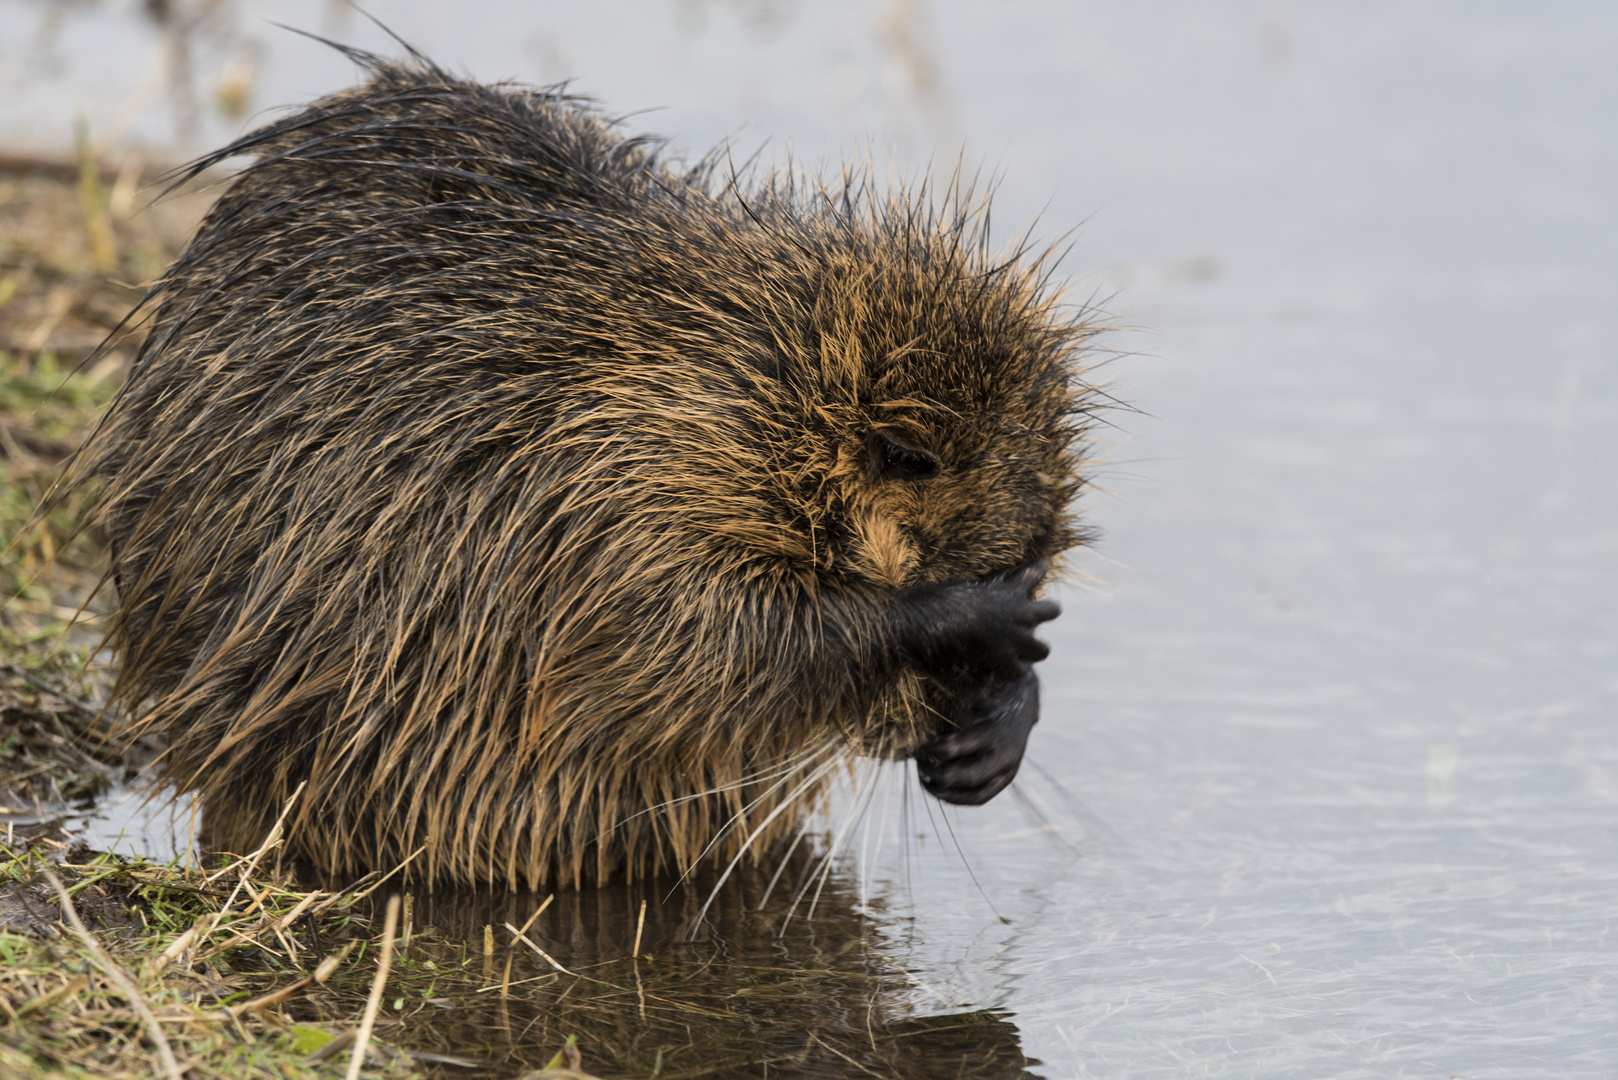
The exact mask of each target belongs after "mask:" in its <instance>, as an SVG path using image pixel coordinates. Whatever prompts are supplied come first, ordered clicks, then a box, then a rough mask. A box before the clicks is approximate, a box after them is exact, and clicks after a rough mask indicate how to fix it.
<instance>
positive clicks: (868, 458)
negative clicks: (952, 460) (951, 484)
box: [865, 427, 944, 480]
mask: <svg viewBox="0 0 1618 1080" xmlns="http://www.w3.org/2000/svg"><path fill="white" fill-rule="evenodd" d="M865 464H866V467H867V468H869V469H870V470H871V475H872V476H873V477H875V478H876V479H878V480H930V479H932V478H933V477H935V476H937V475H938V474H939V472H941V471H942V470H943V468H944V463H943V462H942V461H939V460H938V455H937V454H935V453H933V452H932V451H931V450H929V449H927V448H926V447H925V446H917V445H915V444H914V443H912V442H907V441H906V440H905V439H902V438H900V437H899V434H898V432H897V431H895V430H894V429H893V428H887V427H879V428H872V429H871V430H870V431H869V432H867V433H866V435H865Z"/></svg>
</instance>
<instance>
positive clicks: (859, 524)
mask: <svg viewBox="0 0 1618 1080" xmlns="http://www.w3.org/2000/svg"><path fill="white" fill-rule="evenodd" d="M854 547H855V558H854V562H855V565H856V567H857V568H858V570H859V573H860V575H861V576H862V577H864V578H866V579H868V580H870V581H873V582H875V583H876V584H878V585H886V586H888V587H889V588H893V589H897V588H900V587H901V586H903V585H905V584H907V583H908V582H909V580H910V577H911V575H912V572H913V571H914V570H915V567H916V563H917V562H918V561H919V560H920V557H921V554H920V552H919V551H918V550H917V549H916V543H915V541H914V540H912V539H911V538H910V536H909V535H908V533H907V532H906V531H905V529H904V528H903V527H902V526H901V525H900V524H899V523H898V522H897V521H895V520H894V519H893V518H892V517H890V516H889V515H887V514H885V513H882V512H881V511H880V510H871V511H867V512H866V513H864V514H862V515H860V517H859V518H858V519H856V521H855V525H854Z"/></svg>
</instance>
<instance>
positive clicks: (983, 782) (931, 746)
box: [915, 668, 1039, 806]
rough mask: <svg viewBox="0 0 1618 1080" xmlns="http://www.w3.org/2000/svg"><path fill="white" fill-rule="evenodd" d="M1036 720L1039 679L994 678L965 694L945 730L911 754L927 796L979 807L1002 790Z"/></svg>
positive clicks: (1019, 761) (1028, 674) (1019, 760)
mask: <svg viewBox="0 0 1618 1080" xmlns="http://www.w3.org/2000/svg"><path fill="white" fill-rule="evenodd" d="M1038 719H1039V679H1038V678H1037V677H1036V676H1035V675H1034V673H1033V671H1032V670H1031V669H1026V668H1025V670H1024V673H1023V675H1022V676H1021V677H1019V678H1016V679H993V680H990V681H989V682H987V683H984V684H983V685H981V686H980V687H978V688H976V689H975V690H974V691H972V692H969V693H967V694H966V695H964V696H963V697H962V698H961V699H960V700H959V702H958V703H957V704H956V707H955V708H954V709H953V710H951V713H950V715H949V716H948V717H947V721H948V724H949V725H950V726H949V727H948V729H947V730H946V731H945V732H944V733H942V734H941V735H939V736H938V737H937V738H935V739H934V740H933V741H932V742H930V743H928V744H927V745H925V746H923V747H922V748H921V749H919V750H917V751H916V753H915V758H916V774H917V776H919V777H920V778H921V786H922V787H923V788H925V789H926V791H927V793H928V794H930V795H934V796H936V797H938V798H939V799H942V800H943V801H944V802H947V803H955V804H956V805H959V806H980V805H982V804H983V803H986V802H988V801H989V800H990V799H992V798H994V797H995V796H996V795H998V794H1000V792H1002V791H1004V790H1005V788H1006V785H1007V784H1009V783H1011V781H1012V779H1013V778H1014V777H1015V776H1016V775H1017V767H1018V766H1019V765H1021V764H1022V755H1023V749H1024V748H1025V747H1026V746H1027V745H1028V732H1029V730H1030V729H1031V728H1032V727H1033V726H1034V722H1035V721H1037V720H1038Z"/></svg>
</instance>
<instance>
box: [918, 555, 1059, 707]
mask: <svg viewBox="0 0 1618 1080" xmlns="http://www.w3.org/2000/svg"><path fill="white" fill-rule="evenodd" d="M1046 569H1047V564H1046V563H1045V561H1044V560H1041V561H1039V562H1036V563H1031V564H1030V565H1028V566H1025V567H1023V568H1022V569H1021V570H1018V571H1016V572H1015V573H1012V574H1009V575H1007V576H1005V577H1000V578H991V579H990V580H988V581H968V582H958V583H954V584H949V585H922V586H918V587H916V588H913V589H906V590H905V591H904V592H902V593H901V594H900V599H901V602H902V603H904V605H905V608H906V612H907V619H906V629H905V640H904V645H905V648H906V649H907V651H908V652H909V653H910V655H911V657H912V658H913V659H914V660H915V661H916V662H917V664H918V665H919V666H920V667H921V668H922V669H923V670H924V671H926V672H927V673H928V674H930V675H935V676H940V677H947V676H950V675H952V674H954V673H958V672H962V671H966V672H971V673H974V674H977V675H979V676H984V677H997V678H1000V679H1017V678H1020V677H1021V676H1022V675H1023V674H1024V673H1025V672H1026V671H1027V668H1028V665H1029V664H1034V663H1038V662H1039V661H1041V660H1043V659H1045V657H1047V656H1049V655H1050V651H1051V650H1050V646H1048V645H1046V644H1045V643H1044V642H1043V641H1040V640H1039V639H1038V638H1036V637H1035V636H1034V629H1035V628H1036V627H1037V626H1039V624H1040V623H1042V622H1048V621H1049V620H1051V619H1054V618H1056V616H1058V615H1060V614H1061V613H1062V609H1061V608H1060V607H1059V606H1058V605H1057V604H1055V603H1054V602H1052V601H1050V600H1036V599H1034V590H1035V589H1036V588H1038V587H1039V583H1040V580H1041V579H1042V578H1044V576H1045V570H1046Z"/></svg>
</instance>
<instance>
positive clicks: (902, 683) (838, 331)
mask: <svg viewBox="0 0 1618 1080" xmlns="http://www.w3.org/2000/svg"><path fill="white" fill-rule="evenodd" d="M354 55H356V58H357V59H359V60H361V62H362V63H364V64H365V65H366V67H367V69H368V78H367V81H366V82H365V83H364V84H363V85H361V86H359V87H358V88H356V89H353V90H349V91H345V92H341V93H338V94H335V95H333V96H331V97H328V98H325V99H323V100H321V101H318V102H316V103H315V104H314V105H312V106H309V107H308V108H305V109H303V110H302V111H299V112H296V113H294V114H291V115H288V116H287V117H285V118H284V119H281V120H279V121H277V122H274V123H271V124H269V125H267V126H265V127H263V128H261V129H259V130H257V131H255V132H253V133H252V134H249V135H247V136H245V137H243V138H242V139H240V140H239V141H237V142H236V143H234V144H233V145H231V146H227V147H225V148H224V149H222V150H219V151H218V152H217V153H214V154H212V155H210V156H208V157H207V158H205V159H203V160H201V161H199V162H197V163H196V164H195V166H194V168H193V170H192V172H193V174H194V173H196V172H200V171H201V170H203V169H206V168H208V167H211V166H213V165H216V164H218V163H221V162H224V161H226V160H227V159H230V158H235V157H237V156H239V155H250V156H252V158H253V159H254V160H253V161H252V163H251V164H250V165H248V166H247V167H246V168H245V169H244V170H243V171H242V172H241V173H240V174H239V175H237V176H236V177H235V178H234V179H233V180H232V181H231V183H230V184H229V187H228V188H227V190H226V191H225V192H224V194H223V196H222V197H221V198H220V199H219V201H218V203H217V204H216V205H215V206H214V207H213V209H212V211H211V212H210V213H209V214H208V216H207V218H206V219H205V220H204V222H203V223H202V225H201V226H200V228H199V231H198V232H197V235H196V237H195V238H194V239H193V240H192V242H191V244H190V246H189V248H188V249H187V250H186V251H185V253H184V254H183V255H182V256H181V257H180V259H179V260H178V261H177V262H176V263H175V264H174V266H173V267H172V268H171V269H170V271H169V272H168V273H167V275H166V276H165V277H164V278H163V279H162V280H161V281H160V282H159V283H158V284H157V286H156V289H155V293H154V296H153V298H152V303H153V305H154V308H153V315H152V320H151V327H150V332H149V334H148V337H147V339H146V343H145V345H144V347H143V348H142V350H141V352H140V354H139V356H138V358H137V359H136V361H135V362H134V364H133V367H132V369H131V373H130V377H129V380H128V382H127V384H126V386H125V387H124V389H123V391H122V392H121V394H120V396H119V397H118V398H117V400H116V402H115V403H114V404H113V406H112V408H111V411H110V412H109V414H108V417H107V419H106V421H105V423H104V425H103V426H102V428H101V429H100V430H99V431H98V432H97V434H96V435H95V436H94V437H93V438H92V440H91V441H90V443H89V444H88V446H87V450H86V454H85V457H84V463H85V466H86V474H87V475H90V476H94V477H97V478H99V481H100V482H101V483H102V485H103V491H104V495H103V496H102V498H101V502H100V504H99V507H98V510H97V512H96V515H95V521H96V522H97V524H98V526H99V527H100V528H101V529H102V530H103V533H104V535H105V536H107V537H108V538H109V543H110V549H111V566H112V571H111V576H112V580H113V581H114V583H115V586H116V589H117V594H118V610H117V615H116V619H115V623H114V626H113V629H112V631H111V639H112V643H113V645H114V646H115V647H116V649H117V651H118V652H119V653H120V655H121V663H122V668H121V673H120V675H119V678H118V682H117V686H116V689H115V691H114V700H115V702H116V703H118V704H119V705H120V706H121V707H124V708H127V709H129V710H131V711H133V712H139V713H142V715H141V716H140V718H139V721H138V723H137V725H136V730H137V731H139V732H149V733H155V734H158V735H160V736H161V737H162V738H164V739H165V740H166V741H167V744H168V749H167V753H166V755H165V756H164V757H163V759H162V765H161V779H162V780H164V781H166V782H168V783H171V784H173V785H175V786H176V787H177V788H179V789H180V790H195V791H198V792H199V793H200V795H201V799H202V803H203V806H204V821H205V825H206V832H207V835H208V837H209V838H210V840H211V842H212V843H214V844H215V845H217V846H220V847H224V848H230V849H235V850H241V849H243V848H246V847H249V846H251V845H253V844H255V843H256V842H258V840H259V839H260V838H261V837H262V836H263V835H264V834H265V832H266V831H267V829H268V827H269V826H270V824H271V823H272V822H273V821H274V820H275V818H276V816H277V814H278V813H279V812H280V811H281V809H282V807H283V805H284V804H286V803H287V801H288V799H289V797H291V796H292V795H293V793H294V792H295V791H296V790H297V789H298V787H299V785H300V784H305V785H306V786H305V787H304V790H303V793H302V796H301V798H300V799H298V800H297V801H296V803H295V809H294V811H293V817H292V819H291V820H290V824H289V827H288V830H287V835H288V836H289V844H290V845H291V846H290V851H291V852H292V853H293V854H295V855H296V856H298V857H300V858H302V859H304V860H307V862H308V863H310V864H312V866H313V867H314V868H315V869H316V870H317V871H320V872H324V873H327V874H331V875H342V874H348V873H353V872H356V871H361V870H366V869H370V868H375V867H389V866H391V865H393V864H395V863H396V862H398V861H399V860H401V859H404V858H405V857H406V856H409V855H411V854H412V853H414V852H417V851H418V849H422V853H421V856H420V858H419V859H417V860H416V861H415V863H414V864H413V865H412V868H411V872H412V873H413V874H415V875H416V876H417V877H419V878H426V879H429V880H443V881H459V882H503V883H505V884H507V885H509V886H511V887H530V888H531V887H535V886H538V885H540V884H542V883H543V884H547V885H570V884H579V883H588V882H593V881H602V880H606V879H608V878H610V877H613V876H615V875H616V876H636V875H644V874H651V873H657V872H660V871H664V870H668V869H683V868H686V867H688V866H690V865H691V864H693V863H694V862H695V861H697V860H698V859H700V858H701V857H702V856H703V855H704V854H705V853H709V852H712V853H716V854H718V855H719V856H720V857H721V858H727V859H728V858H733V857H736V856H739V855H741V854H742V853H743V852H748V851H753V852H757V851H759V850H761V849H762V848H763V847H764V846H765V845H766V844H768V843H769V842H771V841H772V840H773V839H775V838H776V837H778V836H780V835H781V834H783V833H784V832H786V831H788V830H789V829H791V828H793V823H792V819H793V817H794V816H795V815H794V813H788V812H786V811H788V810H789V809H791V810H793V811H797V810H799V809H800V808H802V807H805V806H807V805H809V804H811V803H812V802H813V800H814V798H815V795H816V793H817V792H818V791H819V790H820V789H821V788H822V786H823V785H824V784H825V783H826V782H827V780H828V778H829V777H830V776H831V775H832V774H833V773H834V772H835V771H836V770H837V769H838V768H839V763H840V762H841V761H843V760H846V756H847V754H848V753H849V752H851V751H852V752H858V753H862V754H867V755H876V756H879V757H883V758H889V759H898V758H904V757H908V756H913V757H914V758H915V760H916V762H917V765H918V769H919V772H920V776H921V781H922V783H923V785H924V786H925V787H926V789H927V790H928V791H930V792H931V793H933V794H934V795H936V796H938V797H939V798H942V799H945V800H948V801H951V802H956V803H979V802H983V801H985V800H987V799H989V798H991V797H992V796H993V795H994V794H995V793H997V792H998V791H1000V790H1001V789H1002V788H1003V787H1004V786H1005V785H1006V784H1007V783H1008V782H1009V781H1010V779H1011V777H1012V775H1013V774H1014V773H1015V771H1016V769H1017V764H1018V762H1019V761H1020V759H1021V756H1022V750H1023V745H1024V743H1025V741H1026V738H1027V735H1028V730H1029V728H1030V726H1031V725H1032V724H1033V723H1034V721H1035V719H1036V718H1037V715H1038V708H1039V706H1038V681H1037V679H1036V677H1035V675H1034V673H1033V669H1032V665H1033V664H1034V663H1035V662H1036V661H1038V660H1040V659H1042V658H1044V656H1045V655H1046V653H1047V649H1046V647H1045V645H1044V644H1042V643H1041V642H1039V641H1038V640H1037V639H1036V638H1035V637H1034V636H1033V631H1034V628H1035V627H1036V626H1037V625H1038V624H1039V623H1041V622H1044V621H1045V620H1048V619H1051V618H1053V617H1054V616H1055V615H1056V614H1057V608H1056V606H1055V605H1054V604H1052V603H1050V602H1048V601H1045V600H1041V599H1039V598H1038V597H1037V590H1038V589H1039V587H1040V585H1041V581H1042V579H1043V577H1044V576H1045V574H1046V571H1047V567H1048V563H1049V560H1051V559H1053V558H1055V557H1056V556H1058V555H1059V554H1060V553H1061V552H1062V551H1063V550H1064V549H1067V548H1069V547H1071V546H1072V545H1074V544H1076V543H1079V542H1081V541H1082V540H1083V539H1084V537H1083V535H1082V534H1081V531H1080V530H1079V529H1078V527H1077V525H1076V521H1075V516H1074V510H1073V499H1074V496H1075V494H1076V493H1077V491H1078V489H1079V487H1080V485H1081V483H1082V478H1081V475H1080V455H1081V451H1082V445H1083V437H1084V433H1085V430H1086V426H1087V424H1088V422H1089V420H1090V417H1091V414H1092V409H1093V406H1094V403H1095V401H1096V393H1095V391H1094V390H1093V389H1092V388H1091V387H1090V386H1088V385H1087V384H1086V383H1085V382H1084V381H1083V380H1082V375H1081V367H1080V365H1081V362H1082V358H1083V355H1084V351H1085V344H1086V341H1087V339H1088V338H1089V336H1090V334H1091V326H1090V324H1089V323H1087V322H1086V321H1085V319H1084V318H1083V317H1082V314H1081V313H1079V312H1076V311H1075V310H1073V309H1071V308H1069V307H1066V306H1064V305H1063V304H1062V303H1061V302H1060V301H1059V299H1058V297H1057V295H1056V293H1055V290H1054V289H1053V288H1052V287H1051V285H1050V282H1049V265H1048V260H1045V259H1042V258H1040V257H1029V256H1028V255H1027V253H1026V252H1025V251H1022V250H1019V251H1018V252H1014V253H1012V254H1011V255H1010V256H1009V257H1005V258H1001V257H997V256H995V255H994V254H993V253H992V252H991V251H990V250H989V248H988V240H987V236H986V232H987V226H986V223H985V217H984V215H983V213H982V212H981V210H980V209H975V208H974V206H975V203H974V202H973V200H972V198H971V197H970V195H969V194H962V193H961V192H960V191H959V190H956V191H955V192H954V193H953V194H952V193H950V192H945V193H944V194H943V196H942V197H940V198H934V197H932V196H931V195H929V194H928V193H927V192H921V193H919V194H918V193H915V192H911V193H908V194H907V193H905V192H903V191H899V192H896V193H895V194H892V195H888V196H881V195H877V194H873V193H872V191H871V190H870V189H871V185H870V184H869V183H867V182H864V181H862V180H861V179H860V178H859V176H857V175H854V174H850V177H845V179H844V180H843V181H842V182H841V183H840V184H839V185H837V186H834V187H828V186H826V185H823V184H817V183H810V182H807V181H805V180H803V179H802V178H801V177H799V178H796V179H794V178H792V177H791V176H788V175H783V174H781V173H772V174H770V175H767V176H764V177H762V178H759V179H756V180H751V181H748V180H745V179H742V178H740V177H738V176H737V175H736V174H735V172H734V171H733V170H731V169H728V168H726V167H722V166H721V165H720V164H719V162H720V161H721V160H723V159H722V158H710V159H707V160H706V161H705V162H703V163H701V164H699V165H697V166H694V167H681V166H677V165H675V164H671V163H670V161H669V160H668V159H667V157H666V155H665V154H664V153H663V151H662V150H661V149H660V147H659V146H658V145H656V144H654V143H652V142H650V141H648V140H647V139H644V138H625V137H623V136H622V135H620V134H619V133H618V132H617V130H616V128H615V126H614V125H613V124H611V123H609V122H607V121H606V120H604V119H603V118H602V116H601V115H600V114H599V112H598V111H597V110H596V109H595V107H593V106H592V105H591V104H590V103H588V102H586V101H583V100H580V99H578V98H576V97H572V96H569V95H568V94H567V93H566V92H564V91H563V90H560V89H530V88H520V87H516V86H511V85H499V86H484V85H478V84H475V83H472V82H468V81H465V80H463V79H460V78H456V77H453V76H451V75H449V74H447V73H446V72H444V71H443V70H441V69H439V68H438V67H436V66H434V65H433V64H431V63H430V62H428V61H426V60H425V59H423V58H421V57H419V56H417V57H415V58H413V59H411V60H408V61H403V62H394V61H385V60H382V59H378V58H376V57H372V56H369V55H366V54H354Z"/></svg>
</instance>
